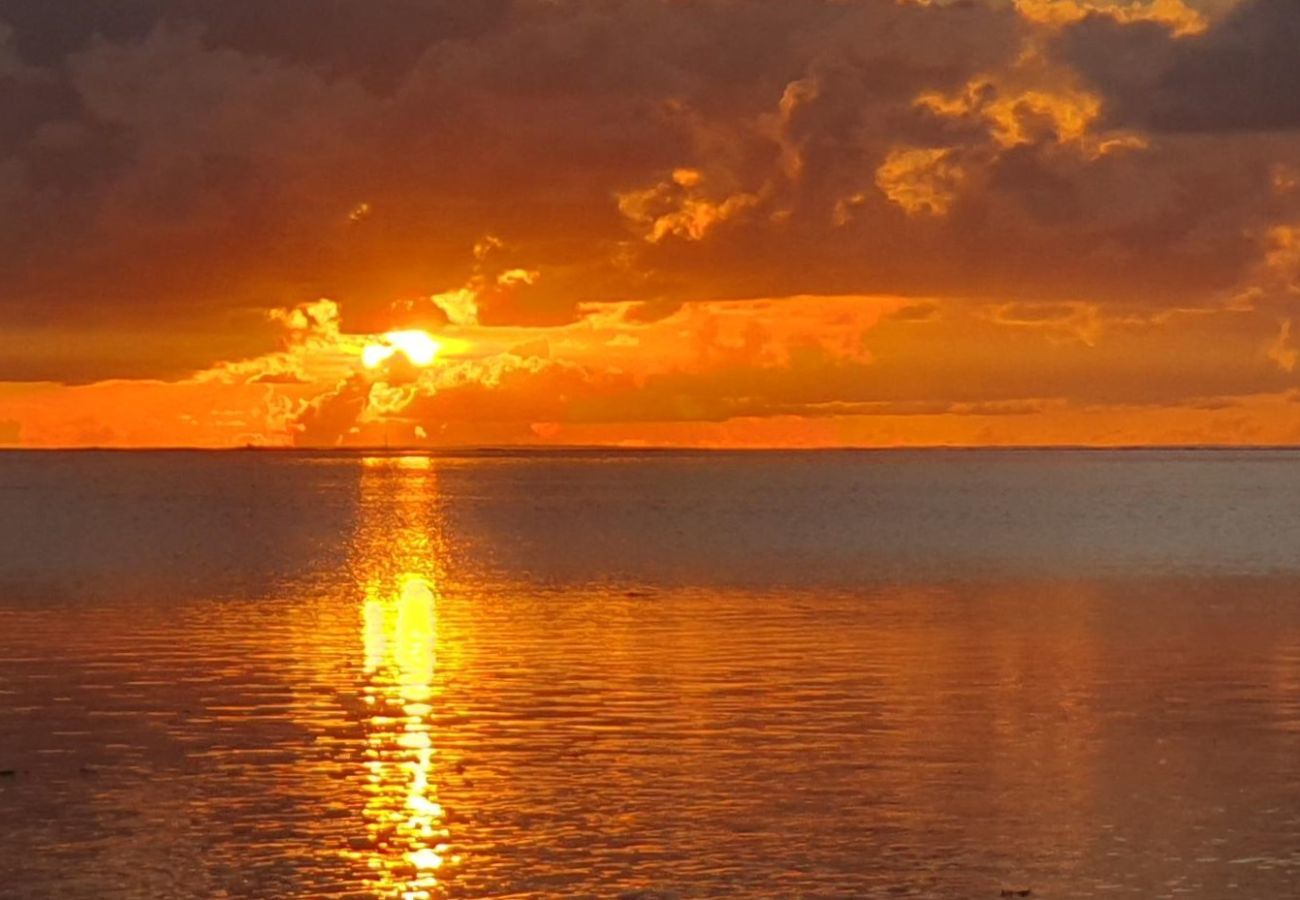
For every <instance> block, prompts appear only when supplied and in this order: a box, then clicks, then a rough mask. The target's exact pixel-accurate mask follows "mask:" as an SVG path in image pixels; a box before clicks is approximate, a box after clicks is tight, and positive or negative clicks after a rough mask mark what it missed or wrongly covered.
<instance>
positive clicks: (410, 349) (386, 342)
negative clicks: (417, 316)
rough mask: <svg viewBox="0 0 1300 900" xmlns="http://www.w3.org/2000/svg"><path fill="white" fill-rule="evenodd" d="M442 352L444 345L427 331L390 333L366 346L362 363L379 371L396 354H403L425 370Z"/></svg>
mask: <svg viewBox="0 0 1300 900" xmlns="http://www.w3.org/2000/svg"><path fill="white" fill-rule="evenodd" d="M441 351H442V343H441V342H439V341H438V340H436V339H435V338H433V337H432V336H431V335H430V334H429V333H428V332H427V331H421V330H419V329H411V330H408V331H390V332H388V333H387V334H385V335H384V336H383V339H382V340H381V341H379V342H377V343H373V344H367V345H366V346H365V348H364V349H363V350H362V351H361V362H362V364H363V365H364V366H365V367H366V368H367V369H377V368H378V367H379V366H381V365H383V364H384V363H385V362H386V361H387V360H388V359H390V358H391V357H392V356H393V355H394V354H396V353H401V354H402V355H403V356H405V357H406V358H407V359H408V360H410V362H411V364H412V365H414V366H418V367H419V368H424V367H426V366H430V365H432V364H433V361H434V359H436V358H437V356H438V354H439V353H440V352H441Z"/></svg>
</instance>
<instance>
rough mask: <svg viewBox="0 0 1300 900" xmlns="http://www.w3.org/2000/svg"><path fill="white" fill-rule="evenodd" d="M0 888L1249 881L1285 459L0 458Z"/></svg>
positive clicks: (1297, 635)
mask: <svg viewBox="0 0 1300 900" xmlns="http://www.w3.org/2000/svg"><path fill="white" fill-rule="evenodd" d="M0 503H2V505H0V509H2V510H3V512H0V770H13V774H12V775H3V776H0V896H4V897H11V896H12V897H52V898H53V897H59V898H64V897H96V898H98V897H121V898H135V897H196V898H197V897H219V896H228V897H286V896H304V897H308V896H311V897H315V896H356V897H421V896H428V897H444V896H446V897H480V896H598V897H607V896H619V895H626V896H643V897H659V896H662V897H710V896H748V897H791V896H809V897H853V896H918V897H981V896H990V897H996V896H998V894H999V892H1000V891H1001V890H1002V889H1004V888H1020V887H1029V888H1033V890H1034V891H1035V894H1036V896H1040V897H1094V896H1095V897H1108V896H1132V897H1179V896H1191V897H1205V898H1221V897H1226V896H1234V895H1235V896H1242V897H1253V898H1271V897H1279V898H1282V897H1292V896H1295V894H1296V888H1297V885H1298V884H1300V591H1297V588H1298V587H1300V514H1298V513H1297V512H1296V510H1298V509H1300V454H1291V453H1281V452H1255V453H1227V452H1186V451H1185V452H1177V453H1155V452H1123V453H1120V452H1116V453H1096V452H1075V453H1069V452H1055V453H1028V452H1019V453H1017V452H1000V453H994V452H987V453H985V452H981V453H972V452H965V453H955V452H954V453H938V452H931V453H808V454H766V453H760V454H665V453H645V454H600V453H574V454H563V455H527V454H522V455H511V454H469V455H463V456H454V457H440V458H430V457H425V456H401V455H391V456H386V455H377V456H370V457H366V456H356V455H346V454H271V453H223V454H210V453H209V454H204V453H159V454H141V453H129V454H128V453H65V454H37V453H10V454H0Z"/></svg>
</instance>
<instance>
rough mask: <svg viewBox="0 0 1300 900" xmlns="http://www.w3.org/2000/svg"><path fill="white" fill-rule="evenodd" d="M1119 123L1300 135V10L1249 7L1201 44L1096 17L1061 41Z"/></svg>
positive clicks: (1258, 3) (1253, 0)
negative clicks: (1299, 77)
mask: <svg viewBox="0 0 1300 900" xmlns="http://www.w3.org/2000/svg"><path fill="white" fill-rule="evenodd" d="M1060 48H1061V52H1062V53H1063V55H1064V57H1065V58H1066V59H1067V60H1068V61H1070V62H1071V63H1072V64H1074V65H1075V66H1077V67H1078V69H1079V70H1080V71H1081V72H1083V73H1084V74H1085V75H1087V76H1088V77H1089V78H1090V79H1091V80H1092V81H1093V82H1095V83H1096V84H1097V85H1098V86H1100V87H1101V89H1102V90H1103V91H1104V93H1105V96H1106V99H1107V102H1108V104H1109V106H1110V118H1111V119H1112V121H1115V122H1117V123H1122V124H1126V125H1135V126H1138V127H1142V128H1150V129H1153V130H1156V131H1166V132H1192V131H1199V132H1239V131H1288V130H1294V129H1300V91H1297V90H1296V88H1295V80H1296V73H1297V71H1300V4H1298V3H1296V2H1295V0H1244V2H1242V3H1241V4H1240V5H1239V6H1237V7H1235V8H1234V9H1233V10H1231V11H1230V12H1229V13H1227V14H1226V15H1225V16H1224V17H1223V18H1222V19H1221V20H1219V21H1217V22H1216V23H1215V24H1214V25H1213V26H1212V27H1211V28H1210V29H1209V30H1207V31H1205V32H1204V33H1202V34H1199V35H1192V36H1187V37H1181V38H1175V37H1173V36H1172V35H1171V34H1170V33H1169V32H1168V31H1167V30H1166V29H1164V28H1162V27H1160V26H1158V25H1155V24H1152V23H1136V24H1131V25H1121V24H1119V23H1117V22H1116V21H1114V20H1113V19H1110V18H1106V17H1102V16H1093V17H1090V18H1088V19H1086V20H1084V21H1083V22H1081V23H1080V24H1079V25H1077V26H1075V27H1073V28H1070V29H1068V30H1067V31H1066V32H1065V34H1064V35H1063V36H1062V38H1061V42H1060Z"/></svg>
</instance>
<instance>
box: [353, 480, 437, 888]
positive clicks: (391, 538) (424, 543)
mask: <svg viewBox="0 0 1300 900" xmlns="http://www.w3.org/2000/svg"><path fill="white" fill-rule="evenodd" d="M363 465H365V467H366V468H365V470H364V472H363V474H362V477H361V502H360V519H359V522H358V527H357V533H356V543H355V547H354V550H355V553H354V558H353V566H354V568H355V569H356V576H357V581H358V582H359V583H360V584H362V585H364V591H365V599H364V602H363V604H362V609H361V627H362V639H363V646H364V652H365V658H364V680H363V691H364V701H365V703H366V706H367V708H368V709H369V714H368V718H367V721H366V751H365V753H366V769H367V772H366V799H365V806H364V810H365V821H366V829H367V832H368V834H367V838H368V840H367V848H368V851H367V859H366V862H367V865H368V866H369V868H370V870H371V871H372V873H373V883H372V887H373V889H374V890H375V892H376V894H377V895H378V896H381V897H401V898H407V900H415V898H428V897H432V896H434V895H435V894H437V893H438V892H439V889H440V886H441V881H440V878H441V877H442V876H443V874H444V873H443V870H444V867H445V866H446V865H447V864H448V863H452V864H455V863H457V862H459V857H457V856H454V855H450V854H449V847H450V844H449V837H450V832H449V830H448V828H447V826H446V821H445V819H446V816H445V812H444V810H443V807H442V805H441V804H440V803H439V802H438V787H437V748H436V747H435V744H434V737H435V733H434V723H433V714H434V711H435V704H436V701H437V694H438V693H439V687H438V678H437V676H438V616H437V610H438V598H439V594H438V588H439V582H440V577H439V575H440V568H439V567H440V559H439V556H440V553H439V551H440V550H441V532H440V528H439V522H438V513H437V508H436V501H437V490H436V473H435V471H434V469H433V467H432V462H431V460H430V459H429V458H428V457H423V456H397V457H375V458H367V459H365V460H363Z"/></svg>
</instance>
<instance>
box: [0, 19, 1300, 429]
mask: <svg viewBox="0 0 1300 900" xmlns="http://www.w3.org/2000/svg"><path fill="white" fill-rule="evenodd" d="M296 4H298V0H288V2H286V3H284V4H280V5H271V6H272V7H273V8H270V9H266V10H261V11H257V12H249V11H248V10H245V11H244V12H242V13H239V14H236V13H235V12H232V11H231V7H229V6H223V5H222V4H219V3H210V2H205V0H176V2H171V3H169V2H163V0H159V2H158V3H156V4H155V5H154V6H148V5H147V4H146V5H145V6H142V7H141V8H140V9H139V10H136V12H135V13H131V14H129V15H128V14H127V13H126V12H122V11H120V10H119V11H118V12H113V11H111V10H107V11H106V10H104V9H102V8H100V7H94V8H92V6H93V5H90V6H87V8H86V16H85V21H84V22H82V21H80V20H78V23H77V24H76V25H75V26H73V25H69V24H68V22H67V21H66V20H61V19H59V17H57V16H52V15H51V16H50V17H48V18H43V17H42V15H43V14H42V13H41V12H40V11H39V10H32V11H31V12H29V13H24V14H22V15H18V14H12V13H5V12H3V11H0V81H3V82H4V83H5V84H6V85H7V86H8V88H7V90H8V91H9V93H8V94H5V95H4V96H5V97H8V98H10V99H9V100H0V102H3V103H9V106H8V107H3V108H0V113H3V112H4V111H5V110H6V109H7V110H9V112H8V113H7V114H6V115H7V117H8V119H9V121H10V122H11V123H13V127H12V128H10V129H8V130H9V131H10V132H11V134H10V135H9V136H7V137H6V138H5V139H4V140H3V141H0V208H3V210H4V212H3V213H0V238H3V241H2V242H0V243H2V245H3V249H0V446H5V445H8V446H24V447H71V446H122V447H140V446H214V447H220V446H242V445H245V444H257V445H276V446H294V445H297V446H340V445H342V446H349V445H351V446H361V445H370V446H374V445H379V444H384V443H389V444H392V445H412V446H425V445H427V446H452V445H503V444H529V445H532V444H632V445H639V444H670V445H689V446H709V447H723V446H838V445H862V446H902V445H935V444H961V445H983V444H989V445H1007V444H1014V445H1030V444H1033V445H1037V444H1098V445H1117V444H1119V445H1132V444H1147V443H1150V444H1189V443H1223V444H1276V443H1297V442H1300V372H1297V359H1298V358H1300V327H1298V326H1296V325H1295V324H1294V322H1295V321H1296V319H1297V318H1300V102H1297V101H1296V99H1295V93H1294V91H1293V90H1292V89H1291V88H1290V87H1289V84H1290V80H1289V77H1287V76H1286V75H1285V73H1286V72H1289V71H1291V66H1292V62H1293V56H1294V47H1290V45H1289V44H1287V43H1286V41H1284V40H1280V39H1276V40H1275V39H1274V38H1273V37H1272V36H1273V35H1285V34H1288V33H1291V32H1288V31H1287V29H1288V28H1295V27H1300V6H1297V5H1296V4H1294V3H1283V2H1279V0H1238V2H1230V0H1219V2H1215V0H1205V2H1197V0H1131V2H1123V0H1016V2H1007V0H987V2H984V3H975V4H969V3H963V4H952V3H946V2H944V0H928V2H926V0H911V2H903V0H898V2H894V0H853V2H835V3H832V2H829V0H828V2H821V0H800V2H794V0H754V2H752V3H745V4H740V3H733V2H728V0H698V2H690V3H666V2H663V0H620V2H617V3H611V4H592V3H584V2H579V0H565V2H558V3H542V2H540V0H493V2H485V3H483V4H481V5H476V6H475V7H474V9H473V10H470V9H468V7H466V6H464V5H457V4H453V3H444V2H437V0H429V2H427V3H425V4H423V5H421V4H415V5H412V6H410V7H409V8H403V9H398V8H397V7H396V6H394V7H393V8H391V9H390V8H387V7H385V8H382V9H380V8H377V7H374V6H373V5H369V6H368V5H365V4H359V3H358V4H353V3H351V0H348V2H341V3H339V4H335V5H334V6H332V7H331V11H329V12H326V13H321V14H319V15H316V16H314V17H310V18H304V17H303V15H302V12H303V11H302V10H298V9H297V8H296ZM146 6H148V9H145V7H146ZM317 12H319V10H317ZM6 15H8V16H9V17H10V18H9V19H8V20H7V19H6V18H5V16H6ZM79 29H80V30H79ZM10 107H12V108H10ZM397 332H402V333H405V332H410V333H411V334H413V335H414V337H410V336H408V337H406V338H401V337H399V338H396V339H391V338H385V337H384V335H385V334H389V333H397ZM426 336H427V337H426ZM395 343H396V344H401V345H402V346H404V347H405V348H406V349H405V350H403V349H402V348H401V347H397V346H394V344H395ZM435 344H436V350H437V353H436V355H433V349H434V345H435ZM367 348H369V349H367ZM413 357H414V358H413ZM367 363H369V365H368V364H367Z"/></svg>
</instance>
